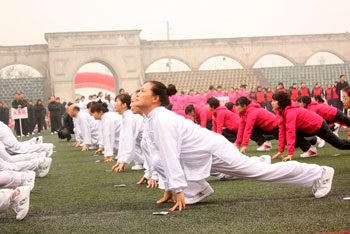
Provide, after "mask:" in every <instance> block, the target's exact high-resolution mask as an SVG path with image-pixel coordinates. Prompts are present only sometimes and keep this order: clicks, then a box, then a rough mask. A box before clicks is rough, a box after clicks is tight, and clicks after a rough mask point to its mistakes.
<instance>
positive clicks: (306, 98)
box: [297, 96, 311, 107]
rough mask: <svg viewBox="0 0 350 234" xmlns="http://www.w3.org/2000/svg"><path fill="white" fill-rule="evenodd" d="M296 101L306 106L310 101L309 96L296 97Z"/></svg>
mask: <svg viewBox="0 0 350 234" xmlns="http://www.w3.org/2000/svg"><path fill="white" fill-rule="evenodd" d="M297 102H302V103H304V104H305V107H307V106H308V105H309V104H310V103H311V98H310V97H309V96H300V97H298V98H297Z"/></svg>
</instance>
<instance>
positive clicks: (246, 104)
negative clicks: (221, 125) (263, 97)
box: [236, 97, 278, 153]
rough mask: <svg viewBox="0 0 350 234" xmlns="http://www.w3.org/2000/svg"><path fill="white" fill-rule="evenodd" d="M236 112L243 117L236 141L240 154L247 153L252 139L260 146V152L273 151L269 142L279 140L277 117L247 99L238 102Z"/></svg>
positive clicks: (240, 99)
mask: <svg viewBox="0 0 350 234" xmlns="http://www.w3.org/2000/svg"><path fill="white" fill-rule="evenodd" d="M236 110H237V112H238V113H239V116H240V117H241V121H240V123H239V128H238V133H237V140H236V146H237V148H239V147H240V146H242V148H241V149H240V152H242V153H246V151H247V147H248V144H249V140H250V139H252V140H253V141H255V142H256V143H257V144H258V145H259V146H260V147H259V148H258V149H257V150H258V151H269V150H271V149H272V145H271V142H270V141H269V140H272V139H278V119H277V116H276V115H274V114H272V113H271V112H270V111H268V110H266V109H264V108H262V107H261V106H260V104H258V103H255V102H252V101H250V100H249V99H248V98H246V97H240V98H238V99H237V100H236Z"/></svg>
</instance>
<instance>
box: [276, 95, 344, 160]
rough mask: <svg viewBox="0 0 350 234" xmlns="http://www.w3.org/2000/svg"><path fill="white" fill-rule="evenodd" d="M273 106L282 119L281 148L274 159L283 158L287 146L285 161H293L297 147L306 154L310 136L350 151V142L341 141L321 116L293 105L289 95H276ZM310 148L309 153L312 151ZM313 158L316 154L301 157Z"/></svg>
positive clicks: (280, 124) (280, 129) (279, 139)
mask: <svg viewBox="0 0 350 234" xmlns="http://www.w3.org/2000/svg"><path fill="white" fill-rule="evenodd" d="M271 104H272V107H273V109H274V110H275V112H276V114H277V115H278V116H279V117H280V121H279V137H278V146H279V148H278V153H277V154H275V155H274V156H273V158H278V157H282V158H283V151H284V147H285V146H287V150H288V156H287V157H285V158H283V161H287V160H292V159H293V155H294V150H295V148H296V147H300V148H301V149H302V150H303V151H304V152H305V151H306V150H307V148H306V147H308V145H310V143H308V142H307V141H306V140H305V137H310V136H318V137H320V138H322V139H324V140H325V141H326V142H328V143H329V144H331V145H332V146H334V147H335V148H338V149H341V150H347V149H350V141H349V140H341V139H339V138H338V137H337V136H336V135H334V134H333V132H332V131H331V130H330V129H329V127H328V125H327V123H326V121H324V120H323V118H322V117H321V116H319V115H318V114H316V113H315V112H313V111H310V110H307V109H305V108H301V107H300V105H299V104H297V103H292V101H291V100H290V97H289V95H288V94H287V93H283V92H278V93H275V94H274V95H273V96H272V103H271ZM310 148H311V145H310ZM310 148H309V150H308V151H310ZM314 149H316V148H314ZM316 155H317V153H316ZM312 156H315V154H308V155H304V154H302V155H301V157H305V158H306V157H312Z"/></svg>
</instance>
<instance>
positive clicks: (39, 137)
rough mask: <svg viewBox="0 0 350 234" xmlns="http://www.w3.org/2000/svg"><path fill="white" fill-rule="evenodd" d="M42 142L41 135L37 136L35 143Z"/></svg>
mask: <svg viewBox="0 0 350 234" xmlns="http://www.w3.org/2000/svg"><path fill="white" fill-rule="evenodd" d="M42 143H44V139H43V136H37V137H36V142H35V144H42Z"/></svg>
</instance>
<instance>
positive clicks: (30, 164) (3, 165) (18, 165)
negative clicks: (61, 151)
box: [0, 158, 45, 171]
mask: <svg viewBox="0 0 350 234" xmlns="http://www.w3.org/2000/svg"><path fill="white" fill-rule="evenodd" d="M44 161H45V159H44V158H42V159H31V160H28V161H21V162H13V163H11V162H6V161H5V160H3V159H2V158H0V170H3V171H34V170H36V169H37V168H38V167H39V165H40V164H41V163H43V162H44Z"/></svg>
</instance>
